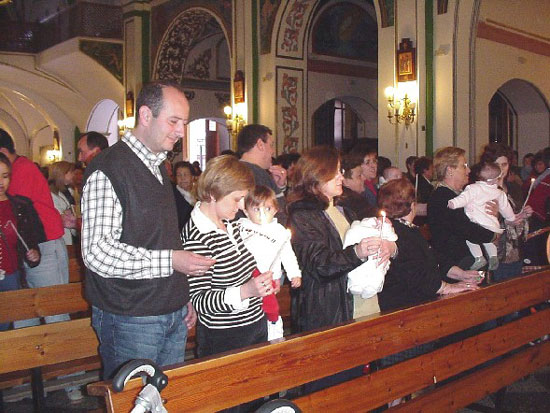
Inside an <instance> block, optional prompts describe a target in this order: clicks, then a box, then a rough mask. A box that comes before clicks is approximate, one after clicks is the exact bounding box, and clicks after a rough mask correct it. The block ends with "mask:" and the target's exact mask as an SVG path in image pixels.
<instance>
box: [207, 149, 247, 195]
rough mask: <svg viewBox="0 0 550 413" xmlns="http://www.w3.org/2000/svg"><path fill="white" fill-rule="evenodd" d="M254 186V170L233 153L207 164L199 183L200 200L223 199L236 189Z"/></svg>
mask: <svg viewBox="0 0 550 413" xmlns="http://www.w3.org/2000/svg"><path fill="white" fill-rule="evenodd" d="M252 188H254V175H252V171H251V170H250V169H249V168H248V167H247V166H246V165H245V164H244V163H242V162H241V161H239V160H238V159H237V158H235V157H234V156H233V155H221V156H217V157H215V158H212V159H210V160H209V161H208V163H207V164H206V169H205V170H204V172H203V173H202V174H201V176H200V178H199V182H198V184H197V195H198V198H199V200H200V201H202V202H210V201H211V200H212V198H213V199H215V200H216V201H218V200H220V199H222V198H223V197H224V196H226V195H229V194H230V193H231V192H234V191H250V190H251V189H252Z"/></svg>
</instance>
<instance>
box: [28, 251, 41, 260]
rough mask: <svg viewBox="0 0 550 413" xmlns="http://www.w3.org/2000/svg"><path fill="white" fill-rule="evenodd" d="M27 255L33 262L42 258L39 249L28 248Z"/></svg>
mask: <svg viewBox="0 0 550 413" xmlns="http://www.w3.org/2000/svg"><path fill="white" fill-rule="evenodd" d="M25 256H26V257H27V259H28V260H29V261H31V262H36V261H38V260H39V259H40V253H39V252H38V251H37V250H28V251H27V253H26V254H25Z"/></svg>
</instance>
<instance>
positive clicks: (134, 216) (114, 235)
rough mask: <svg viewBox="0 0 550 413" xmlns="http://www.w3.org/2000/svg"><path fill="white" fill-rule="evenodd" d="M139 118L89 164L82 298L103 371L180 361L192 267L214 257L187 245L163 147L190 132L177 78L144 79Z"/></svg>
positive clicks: (189, 315) (189, 320) (189, 313)
mask: <svg viewBox="0 0 550 413" xmlns="http://www.w3.org/2000/svg"><path fill="white" fill-rule="evenodd" d="M136 106H137V107H136V111H137V114H138V117H137V126H136V128H135V129H134V130H133V133H130V132H128V133H126V134H125V136H124V138H123V139H122V140H121V141H119V142H117V143H116V144H115V145H113V146H111V147H110V148H108V149H106V150H104V151H102V152H101V154H99V155H98V156H97V157H95V158H94V159H93V161H92V162H91V163H90V165H89V166H88V167H87V168H86V176H85V184H84V190H83V194H82V221H83V222H82V256H83V259H84V263H85V265H86V284H85V286H86V287H85V294H86V298H87V299H88V300H89V301H90V303H91V304H92V326H93V327H94V329H95V331H96V333H97V336H98V338H99V342H100V346H99V353H100V355H101V359H102V362H103V369H104V370H103V377H104V378H105V379H108V378H111V377H112V376H113V374H114V373H115V372H116V370H117V369H118V368H119V367H120V366H121V365H122V364H124V363H125V362H126V361H128V360H130V359H135V358H146V359H151V360H153V361H155V362H156V363H157V364H159V365H160V366H166V365H169V364H175V363H181V362H183V359H184V354H185V344H186V341H187V332H188V329H189V328H191V327H192V326H193V325H194V323H195V321H196V314H195V312H194V310H193V307H192V306H191V303H190V302H189V285H188V282H187V276H186V274H187V275H190V276H193V275H202V274H204V272H205V271H206V270H208V268H210V267H211V266H212V265H213V264H214V260H211V259H209V258H206V257H203V256H200V255H197V254H194V253H191V252H188V251H183V250H182V243H181V238H180V235H179V232H178V221H177V213H176V206H175V200H174V194H173V192H172V186H171V182H170V180H169V178H168V175H167V173H166V168H165V167H164V160H165V159H166V152H167V151H169V150H171V149H172V148H173V146H174V144H175V143H176V142H177V141H178V139H180V138H181V137H182V136H183V134H184V129H185V125H186V124H187V122H188V117H189V103H188V102H187V99H186V98H185V95H184V93H183V90H182V89H181V87H180V86H179V85H177V84H175V83H172V82H166V81H157V82H152V83H149V84H146V85H144V86H143V89H142V90H141V92H140V94H139V96H138V99H137V104H136Z"/></svg>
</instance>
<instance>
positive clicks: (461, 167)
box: [428, 147, 498, 282]
mask: <svg viewBox="0 0 550 413" xmlns="http://www.w3.org/2000/svg"><path fill="white" fill-rule="evenodd" d="M464 154H465V151H464V150H463V149H460V148H455V147H446V148H441V149H439V150H438V151H437V152H436V153H435V156H434V160H433V165H434V172H435V178H436V180H437V185H436V189H435V190H434V191H433V193H432V195H431V197H430V200H429V201H428V224H429V226H430V232H431V235H432V246H433V248H434V252H435V255H436V257H437V261H438V263H439V266H440V268H441V270H442V273H443V274H446V276H444V280H445V281H453V280H455V281H456V280H458V281H462V280H465V281H470V282H474V281H475V280H476V278H477V277H478V273H477V271H473V270H471V271H470V270H469V269H470V268H471V267H472V265H473V264H474V257H473V256H472V255H471V253H470V250H469V249H468V246H467V245H466V241H469V242H471V243H474V244H483V243H488V242H492V241H493V240H494V239H495V234H494V233H493V232H491V231H489V230H488V229H485V228H483V227H482V226H480V225H478V224H475V223H473V222H471V221H470V219H469V218H468V217H467V216H466V214H465V212H464V208H458V209H450V208H448V206H447V205H448V202H449V201H450V200H451V199H453V198H455V197H456V196H457V195H459V194H460V193H461V192H462V190H463V188H464V186H465V185H466V184H467V183H468V174H469V173H470V168H469V167H468V164H467V163H466V158H465V156H464ZM496 209H498V208H496ZM491 210H492V213H493V214H496V213H498V211H495V207H491Z"/></svg>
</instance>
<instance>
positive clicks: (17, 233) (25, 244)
mask: <svg viewBox="0 0 550 413" xmlns="http://www.w3.org/2000/svg"><path fill="white" fill-rule="evenodd" d="M8 223H9V224H10V225H11V227H12V228H13V230H14V231H15V234H16V235H17V238H19V241H21V244H23V246H24V247H25V249H26V250H27V251H29V249H30V248H29V246H28V245H27V243H26V242H25V240H24V239H23V237H22V236H21V234H20V233H19V231H17V228H15V225H13V222H11V220H8Z"/></svg>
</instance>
